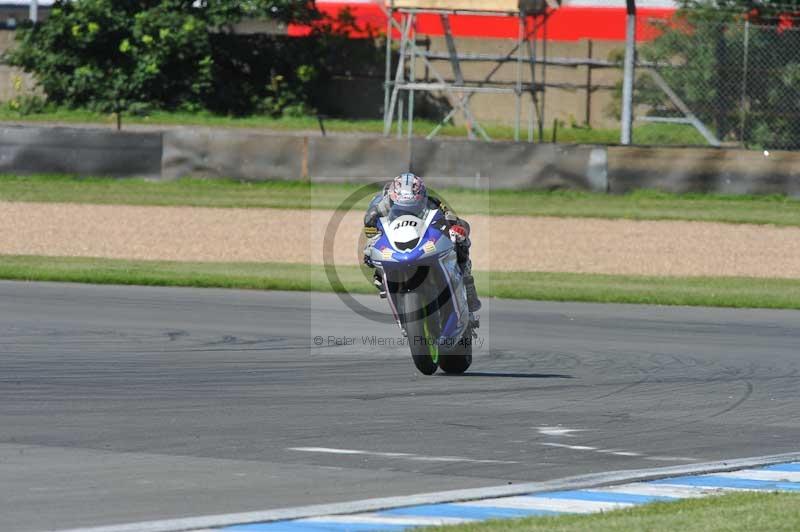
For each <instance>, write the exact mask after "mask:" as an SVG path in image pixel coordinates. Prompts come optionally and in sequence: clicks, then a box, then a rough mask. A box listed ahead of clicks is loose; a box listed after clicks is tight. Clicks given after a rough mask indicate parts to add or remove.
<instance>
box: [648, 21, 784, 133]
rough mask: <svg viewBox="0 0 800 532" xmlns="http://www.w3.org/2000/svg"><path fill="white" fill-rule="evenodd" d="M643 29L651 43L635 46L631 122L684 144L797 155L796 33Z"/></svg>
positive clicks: (745, 25)
mask: <svg viewBox="0 0 800 532" xmlns="http://www.w3.org/2000/svg"><path fill="white" fill-rule="evenodd" d="M646 23H647V24H649V25H650V26H657V29H658V30H659V36H658V37H657V38H656V39H655V40H653V41H650V42H648V43H645V44H643V45H641V46H640V47H639V63H640V67H639V70H638V72H637V79H636V90H635V94H634V103H635V105H636V106H637V107H636V110H637V120H639V121H645V122H658V123H662V124H664V126H663V127H667V128H669V127H674V128H680V129H682V130H684V131H686V135H687V139H689V138H690V137H691V136H692V135H694V136H695V137H696V136H697V133H699V134H701V135H702V136H704V137H705V139H706V140H707V141H708V143H709V144H720V145H740V146H746V147H748V148H755V149H766V148H772V149H800V28H796V27H792V25H791V23H790V22H785V23H778V24H776V25H771V26H763V25H756V24H752V23H750V22H748V21H747V20H739V21H736V22H719V21H715V20H702V19H701V20H693V21H691V22H689V21H688V20H681V19H673V20H670V21H658V22H654V21H647V22H646ZM668 124H673V125H672V126H670V125H668ZM679 124H683V126H680V125H679ZM691 126H694V131H692V128H691ZM687 143H689V142H687Z"/></svg>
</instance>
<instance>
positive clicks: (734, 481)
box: [653, 475, 800, 491]
mask: <svg viewBox="0 0 800 532" xmlns="http://www.w3.org/2000/svg"><path fill="white" fill-rule="evenodd" d="M653 484H668V485H671V486H702V487H709V488H733V489H745V490H768V491H798V490H800V482H774V481H771V480H750V479H746V478H733V477H715V476H713V475H703V476H701V477H678V478H668V479H664V480H656V481H655V482H653Z"/></svg>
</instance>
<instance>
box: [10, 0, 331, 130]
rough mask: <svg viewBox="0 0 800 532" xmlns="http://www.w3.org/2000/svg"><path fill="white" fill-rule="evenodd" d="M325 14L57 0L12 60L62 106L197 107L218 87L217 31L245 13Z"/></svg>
mask: <svg viewBox="0 0 800 532" xmlns="http://www.w3.org/2000/svg"><path fill="white" fill-rule="evenodd" d="M317 16H318V14H317V12H316V10H315V9H314V5H313V2H310V1H306V0H216V1H214V0H200V1H197V0H56V2H55V4H54V6H53V8H52V10H51V12H50V17H49V18H48V19H47V21H46V22H45V23H42V24H36V25H28V26H25V27H23V28H21V29H20V30H19V31H18V33H17V40H18V46H17V47H16V48H15V49H14V50H13V51H12V52H10V53H9V54H8V56H7V59H8V61H9V62H10V63H11V64H13V65H16V66H19V67H21V68H23V69H24V70H25V71H27V72H31V73H33V74H35V76H36V79H37V81H38V83H39V85H40V86H41V88H42V89H43V90H44V92H45V93H46V94H47V97H48V100H49V101H52V102H53V103H55V104H57V105H66V106H69V107H88V108H91V109H95V110H98V111H103V112H115V113H118V114H119V113H121V112H122V111H126V110H127V111H130V110H135V109H136V108H137V107H141V106H154V107H159V108H165V109H189V110H193V109H199V108H201V107H204V106H205V104H206V102H207V101H208V99H209V97H210V92H211V91H212V89H213V86H214V73H215V69H214V67H215V65H214V61H215V51H214V49H213V39H212V37H213V36H214V35H217V34H221V33H225V32H227V31H229V30H230V28H231V27H232V25H234V24H236V23H237V22H239V21H241V20H242V19H243V18H245V17H271V18H273V19H277V20H280V21H299V22H309V21H312V20H314V19H315V18H316V17H317Z"/></svg>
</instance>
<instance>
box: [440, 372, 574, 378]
mask: <svg viewBox="0 0 800 532" xmlns="http://www.w3.org/2000/svg"><path fill="white" fill-rule="evenodd" d="M441 376H443V377H453V378H467V377H488V378H498V379H499V378H503V379H574V378H575V377H573V376H572V375H564V374H561V373H494V372H489V371H476V372H472V373H464V374H463V375H456V374H446V373H445V374H442V375H441Z"/></svg>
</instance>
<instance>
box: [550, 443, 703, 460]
mask: <svg viewBox="0 0 800 532" xmlns="http://www.w3.org/2000/svg"><path fill="white" fill-rule="evenodd" d="M539 445H544V446H546V447H559V448H562V449H570V450H573V451H591V452H595V453H600V454H611V455H614V456H630V457H637V458H642V459H644V460H654V461H660V462H696V461H697V460H695V459H694V458H686V457H684V456H647V455H644V454H642V453H637V452H633V451H623V450H621V449H600V448H598V447H591V446H589V445H567V444H566V443H554V442H541V443H539Z"/></svg>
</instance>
